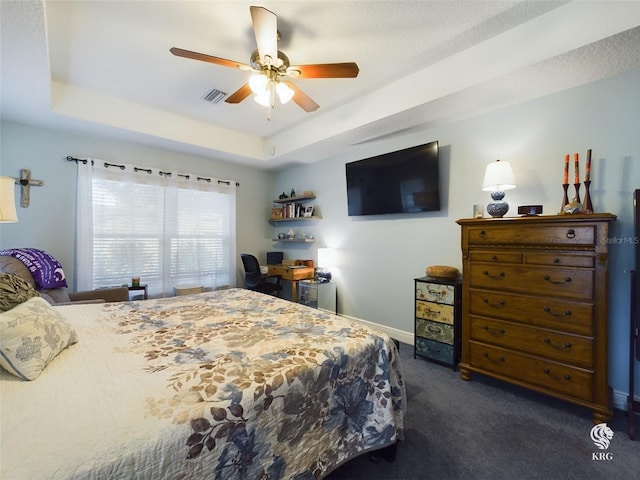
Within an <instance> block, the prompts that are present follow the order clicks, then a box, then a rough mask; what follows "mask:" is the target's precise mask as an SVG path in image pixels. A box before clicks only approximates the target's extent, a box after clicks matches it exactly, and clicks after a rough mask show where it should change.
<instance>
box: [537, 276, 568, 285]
mask: <svg viewBox="0 0 640 480" xmlns="http://www.w3.org/2000/svg"><path fill="white" fill-rule="evenodd" d="M544 279H545V280H546V281H547V282H549V283H553V284H554V285H564V284H565V283H571V277H564V280H551V277H550V276H549V275H545V276H544Z"/></svg>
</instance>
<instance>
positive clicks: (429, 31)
mask: <svg viewBox="0 0 640 480" xmlns="http://www.w3.org/2000/svg"><path fill="white" fill-rule="evenodd" d="M251 4H252V3H251V2H243V1H231V2H218V1H177V0H175V1H168V0H163V1H87V0H82V1H59V0H58V1H45V2H42V1H40V0H33V1H31V0H25V1H7V0H2V2H1V8H2V11H1V20H2V33H1V35H2V37H1V41H2V43H1V57H0V61H1V63H0V67H1V69H2V84H1V105H0V108H1V110H0V111H1V113H2V117H3V118H7V119H10V120H15V121H21V122H25V123H31V124H36V125H44V126H54V127H55V128H72V129H74V130H77V131H84V132H88V133H96V134H102V135H108V136H113V137H118V138H124V139H127V140H131V141H139V142H143V143H147V144H154V145H158V146H160V147H163V148H168V149H173V150H178V151H187V152H191V153H196V154H200V155H205V156H208V157H211V158H217V159H222V160H230V161H237V162H242V163H247V164H250V165H256V166H260V167H262V168H276V167H279V166H282V165H286V164H289V163H292V162H309V161H316V160H320V159H322V158H326V157H328V156H330V155H332V154H334V153H335V152H338V151H344V149H346V148H354V147H353V146H354V145H358V144H360V143H363V142H368V141H372V140H375V139H377V138H381V137H387V136H389V135H395V134H401V133H403V132H407V131H410V130H412V129H418V128H424V126H428V125H436V124H438V123H442V122H449V121H453V120H456V119H459V118H464V117H467V116H470V115H475V114H479V113H482V112H486V111H489V110H492V109H495V108H500V107H502V106H505V105H509V104H512V103H516V102H520V101H524V100H527V99H530V98H535V97H537V96H541V95H546V94H548V93H552V92H555V91H559V90H563V89H566V88H570V87H572V86H575V85H580V84H583V83H586V82H590V81H594V80H597V79H600V78H604V77H607V76H610V75H615V74H617V73H621V72H624V71H628V70H632V69H638V68H640V53H639V52H640V27H639V25H640V2H639V1H621V2H617V1H602V2H598V1H589V2H582V1H578V2H553V1H540V2H526V1H466V2H465V1H440V2H438V1H354V2H349V1H289V2H278V1H276V2H265V3H262V4H260V5H262V6H264V7H266V8H268V9H270V10H271V11H273V12H274V13H276V14H277V15H278V29H279V31H280V33H281V37H282V39H281V41H280V45H279V48H280V49H281V50H283V51H284V52H285V53H286V54H287V55H288V56H289V58H290V59H291V62H292V64H306V63H329V62H347V61H355V62H357V63H358V65H359V67H360V74H359V76H358V78H356V79H312V80H298V81H296V83H297V85H298V86H299V87H300V88H301V89H302V90H304V91H305V92H306V93H307V94H308V95H310V96H311V97H312V98H313V99H314V100H315V101H316V102H317V103H318V104H320V109H319V110H317V111H316V112H313V113H305V112H304V111H303V110H302V109H300V108H299V107H298V106H296V105H295V104H294V103H292V102H291V103H290V104H287V105H277V106H276V108H275V110H274V111H273V112H272V114H271V120H270V121H269V120H267V110H266V109H265V108H264V107H260V106H259V105H257V104H256V103H254V102H253V101H252V100H251V99H247V100H245V101H244V102H242V103H241V104H239V105H231V104H227V103H224V102H221V103H219V104H216V105H213V104H210V103H208V102H205V101H204V100H203V97H204V95H206V93H208V92H209V91H210V90H211V89H212V88H216V89H218V90H222V91H224V92H226V93H228V94H231V93H233V92H234V91H235V90H236V89H238V88H239V87H240V86H242V85H243V84H244V83H246V81H247V77H248V73H247V72H244V71H241V70H237V69H231V68H225V67H221V66H218V65H212V64H208V63H203V62H198V61H194V60H189V59H184V58H179V57H175V56H173V55H171V54H170V53H169V48H171V47H173V46H176V47H180V48H184V49H188V50H194V51H199V52H202V53H206V54H210V55H215V56H219V57H223V58H228V59H231V60H235V61H239V62H242V63H248V62H249V56H250V54H251V52H252V51H253V50H254V49H255V39H254V37H253V31H252V28H251V18H250V15H249V6H250V5H251Z"/></svg>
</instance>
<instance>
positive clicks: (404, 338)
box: [340, 314, 414, 345]
mask: <svg viewBox="0 0 640 480" xmlns="http://www.w3.org/2000/svg"><path fill="white" fill-rule="evenodd" d="M340 316H341V317H344V318H346V319H349V320H353V321H354V322H359V323H364V324H365V325H367V326H369V327H371V328H375V329H377V330H381V331H383V332H384V333H386V334H387V335H389V336H390V337H391V338H394V339H396V340H399V341H401V342H402V343H407V344H409V345H413V342H414V338H413V332H405V331H404V330H400V329H398V328H393V327H388V326H386V325H380V324H379V323H373V322H369V321H368V320H363V319H361V318H357V317H350V316H349V315H342V314H340Z"/></svg>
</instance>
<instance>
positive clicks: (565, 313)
mask: <svg viewBox="0 0 640 480" xmlns="http://www.w3.org/2000/svg"><path fill="white" fill-rule="evenodd" d="M543 310H544V311H545V312H547V313H548V314H549V315H551V316H552V317H569V316H571V313H572V312H571V310H565V311H564V313H553V311H551V308H549V307H544V308H543Z"/></svg>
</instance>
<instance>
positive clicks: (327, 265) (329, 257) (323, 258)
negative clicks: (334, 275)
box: [318, 248, 336, 270]
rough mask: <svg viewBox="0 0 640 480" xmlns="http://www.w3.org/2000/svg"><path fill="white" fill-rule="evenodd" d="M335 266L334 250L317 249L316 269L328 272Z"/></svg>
mask: <svg viewBox="0 0 640 480" xmlns="http://www.w3.org/2000/svg"><path fill="white" fill-rule="evenodd" d="M335 266H336V250H335V249H334V248H319V249H318V267H320V268H324V269H327V270H330V269H332V268H334V267H335Z"/></svg>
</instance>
